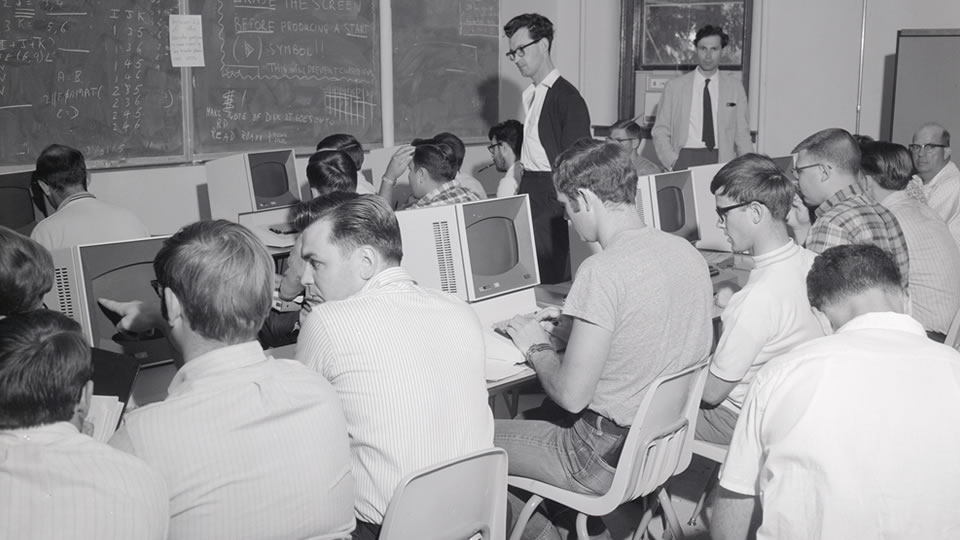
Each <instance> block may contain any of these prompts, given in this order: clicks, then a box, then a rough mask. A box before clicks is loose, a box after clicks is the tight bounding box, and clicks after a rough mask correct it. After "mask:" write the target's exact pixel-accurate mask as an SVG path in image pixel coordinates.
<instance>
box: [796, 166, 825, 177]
mask: <svg viewBox="0 0 960 540" xmlns="http://www.w3.org/2000/svg"><path fill="white" fill-rule="evenodd" d="M821 165H823V164H822V163H811V164H809V165H803V166H802V167H797V166H796V165H794V166H793V167H792V168H791V169H790V170H791V171H793V176H796V177H799V176H800V172H801V171H805V170H807V169H812V168H814V167H819V166H821Z"/></svg>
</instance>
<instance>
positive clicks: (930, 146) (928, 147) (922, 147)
mask: <svg viewBox="0 0 960 540" xmlns="http://www.w3.org/2000/svg"><path fill="white" fill-rule="evenodd" d="M946 147H947V145H945V144H937V143H925V144H910V145H907V148H909V149H910V152H912V153H914V154H929V153H930V152H933V151H934V150H936V149H937V148H946Z"/></svg>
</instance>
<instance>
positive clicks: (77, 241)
mask: <svg viewBox="0 0 960 540" xmlns="http://www.w3.org/2000/svg"><path fill="white" fill-rule="evenodd" d="M149 236H150V231H149V230H147V226H146V225H144V224H143V222H142V221H140V218H138V217H137V216H136V214H134V213H133V212H131V211H130V210H127V209H126V208H121V207H119V206H114V205H112V204H109V203H105V202H103V201H100V200H97V198H96V197H94V196H93V194H92V193H89V192H87V191H82V192H80V193H75V194H73V195H71V196H69V197H67V198H66V199H64V200H63V202H61V203H60V206H59V207H58V208H57V211H56V212H54V214H53V215H51V216H50V217H48V218H46V219H44V220H43V221H41V222H40V223H38V224H37V226H36V227H35V228H34V229H33V232H32V233H31V234H30V238H33V239H34V240H36V241H37V243H39V244H40V245H41V246H43V247H45V248H47V249H49V250H51V251H53V250H55V249H63V248H69V247H73V246H79V245H82V244H98V243H101V242H119V241H121V240H136V239H138V238H147V237H149Z"/></svg>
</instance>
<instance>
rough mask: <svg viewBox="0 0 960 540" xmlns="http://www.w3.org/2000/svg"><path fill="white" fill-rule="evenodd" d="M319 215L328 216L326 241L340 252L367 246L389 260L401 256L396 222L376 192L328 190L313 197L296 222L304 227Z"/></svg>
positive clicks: (395, 218) (396, 261)
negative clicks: (362, 192)
mask: <svg viewBox="0 0 960 540" xmlns="http://www.w3.org/2000/svg"><path fill="white" fill-rule="evenodd" d="M322 219H327V220H330V224H331V229H330V230H331V232H330V241H331V242H332V243H333V244H334V245H336V246H337V247H338V248H340V251H341V252H343V253H352V252H353V251H355V250H356V249H357V248H359V247H361V246H370V247H372V248H373V249H375V250H377V252H379V253H380V255H382V256H383V258H384V259H385V260H387V261H389V262H392V263H395V264H400V260H401V259H403V243H402V241H401V239H400V224H399V223H398V222H397V216H396V214H394V213H393V210H392V209H391V208H390V206H389V205H388V204H387V202H386V201H385V200H384V199H383V197H380V196H379V195H372V194H366V195H358V194H356V193H331V194H330V195H327V196H326V197H321V198H318V199H314V200H313V201H312V202H311V203H310V206H309V208H306V207H304V208H303V210H302V211H301V213H300V215H298V216H297V225H298V227H302V228H303V229H306V228H307V227H309V226H310V225H312V224H314V223H316V222H317V221H320V220H322Z"/></svg>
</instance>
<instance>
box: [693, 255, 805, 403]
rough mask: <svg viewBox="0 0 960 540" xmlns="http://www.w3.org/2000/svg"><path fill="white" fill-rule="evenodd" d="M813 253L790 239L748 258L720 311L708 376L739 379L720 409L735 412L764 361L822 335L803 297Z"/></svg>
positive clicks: (728, 379)
mask: <svg viewBox="0 0 960 540" xmlns="http://www.w3.org/2000/svg"><path fill="white" fill-rule="evenodd" d="M816 256H817V254H816V253H814V252H812V251H809V250H806V249H804V248H802V247H800V246H798V245H796V244H794V243H793V241H790V242H789V243H787V244H785V245H784V246H783V247H781V248H778V249H776V250H774V251H771V252H770V253H765V254H763V255H760V256H757V257H754V258H753V260H754V263H755V266H754V268H753V270H752V271H751V272H750V277H749V279H748V280H747V284H746V285H745V286H744V287H743V289H741V290H739V291H737V293H736V294H734V295H733V296H732V297H731V298H730V301H729V303H727V307H726V308H725V309H724V310H723V315H721V320H722V321H723V334H722V335H721V336H720V342H719V343H718V344H717V350H716V352H714V353H713V360H712V361H711V363H710V372H711V373H713V374H714V375H715V376H717V377H719V378H720V379H723V380H725V381H731V382H732V381H740V383H739V384H737V386H735V387H734V388H733V390H731V391H730V394H729V395H728V396H727V398H726V399H725V400H724V401H723V403H722V404H721V406H723V407H726V408H728V409H730V410H732V411H734V412H736V413H738V414H739V413H740V408H741V407H742V406H743V399H744V398H745V397H746V395H747V390H748V389H749V388H750V383H752V382H753V378H754V377H755V376H756V374H757V372H758V371H760V368H761V367H763V366H764V364H766V363H767V362H768V361H769V360H770V359H772V358H776V357H777V356H780V355H781V354H784V353H786V352H789V351H790V350H791V349H793V348H794V347H796V346H797V345H799V344H801V343H804V342H806V341H810V340H811V339H815V338H818V337H821V336H823V328H822V325H821V322H820V319H818V318H817V316H816V315H815V314H814V312H813V310H812V309H811V308H810V301H809V300H808V299H807V282H806V280H807V272H809V271H810V267H811V266H812V265H813V259H814V258H816Z"/></svg>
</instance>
